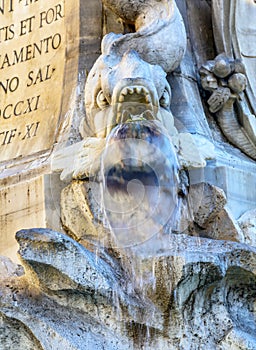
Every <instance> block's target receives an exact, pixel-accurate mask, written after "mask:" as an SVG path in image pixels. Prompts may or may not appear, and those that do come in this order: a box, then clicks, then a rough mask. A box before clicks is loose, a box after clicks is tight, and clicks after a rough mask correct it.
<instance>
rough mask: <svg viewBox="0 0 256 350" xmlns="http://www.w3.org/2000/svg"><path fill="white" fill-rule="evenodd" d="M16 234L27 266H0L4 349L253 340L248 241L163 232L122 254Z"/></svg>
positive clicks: (243, 343) (49, 235) (246, 344)
mask: <svg viewBox="0 0 256 350" xmlns="http://www.w3.org/2000/svg"><path fill="white" fill-rule="evenodd" d="M16 237H17V240H18V242H19V245H20V249H19V255H20V257H21V259H22V260H21V261H22V264H23V266H24V268H25V275H22V276H20V272H19V273H18V276H20V277H18V276H17V273H16V272H15V269H13V270H12V269H11V270H9V276H7V274H6V273H5V275H4V276H3V275H1V287H0V290H1V300H0V315H1V323H0V325H1V326H0V327H1V333H0V339H1V346H2V349H3V350H5V349H9V348H10V345H11V346H13V347H16V348H19V349H22V350H23V349H29V348H30V347H33V349H52V347H53V346H54V348H55V349H62V348H63V347H65V349H83V348H88V349H91V348H94V349H104V348H107V349H141V348H142V347H146V348H147V349H182V350H185V349H188V348H189V349H207V350H208V349H209V350H212V349H214V348H218V349H227V348H228V346H229V348H232V349H233V348H234V349H235V348H236V347H237V348H239V349H244V350H246V349H254V348H255V347H256V339H255V327H256V323H255V310H254V307H253V305H254V302H255V287H256V286H255V283H256V277H255V267H256V259H255V257H256V251H255V249H254V248H252V247H250V246H248V245H244V244H238V243H234V242H224V241H215V240H211V239H205V238H199V237H188V236H186V235H172V236H169V235H165V236H161V237H160V236H159V237H155V238H153V239H152V240H150V241H148V242H147V243H144V244H142V245H140V246H138V247H134V248H132V249H128V250H127V249H126V250H122V251H119V258H118V259H116V258H113V257H111V256H110V255H109V254H108V252H107V251H105V250H104V249H101V248H99V249H98V250H97V252H90V251H88V250H86V249H85V248H84V247H83V246H81V245H80V244H79V243H77V242H75V241H74V240H72V239H71V238H68V237H67V236H65V235H62V234H60V233H57V232H54V231H50V230H46V229H44V230H43V229H34V230H24V231H20V232H18V233H17V236H16ZM117 256H118V255H117ZM120 258H121V259H120ZM63 260H64V261H65V264H63ZM74 266H75V267H76V268H74ZM17 329H19V332H18V336H17Z"/></svg>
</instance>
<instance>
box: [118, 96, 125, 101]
mask: <svg viewBox="0 0 256 350" xmlns="http://www.w3.org/2000/svg"><path fill="white" fill-rule="evenodd" d="M118 102H124V95H123V94H121V95H120V96H119V99H118Z"/></svg>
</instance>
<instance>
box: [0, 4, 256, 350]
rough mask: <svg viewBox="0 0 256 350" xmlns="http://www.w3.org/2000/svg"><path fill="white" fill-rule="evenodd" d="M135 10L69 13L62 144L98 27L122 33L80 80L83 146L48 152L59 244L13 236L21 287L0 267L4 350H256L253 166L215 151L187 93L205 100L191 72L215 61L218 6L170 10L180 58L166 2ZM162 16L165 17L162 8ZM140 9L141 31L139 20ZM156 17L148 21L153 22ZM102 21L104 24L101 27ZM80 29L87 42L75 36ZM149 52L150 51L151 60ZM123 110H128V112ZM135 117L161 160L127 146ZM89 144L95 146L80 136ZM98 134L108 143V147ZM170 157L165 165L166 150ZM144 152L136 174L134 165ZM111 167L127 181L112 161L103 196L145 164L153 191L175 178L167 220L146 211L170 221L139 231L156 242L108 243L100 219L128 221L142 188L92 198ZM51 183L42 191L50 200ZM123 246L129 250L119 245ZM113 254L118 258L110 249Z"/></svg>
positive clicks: (92, 8)
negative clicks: (71, 73) (73, 41)
mask: <svg viewBox="0 0 256 350" xmlns="http://www.w3.org/2000/svg"><path fill="white" fill-rule="evenodd" d="M231 2H232V1H231ZM231 2H230V3H231ZM125 3H127V2H125ZM139 3H140V5H141V4H143V6H141V7H136V6H135V5H136V4H138V1H136V0H134V1H129V4H128V5H129V6H128V7H129V8H128V10H127V8H121V10H120V8H119V7H116V5H117V4H118V5H120V4H123V1H122V0H120V1H118V2H115V1H111V0H105V1H104V6H103V7H102V4H101V2H100V1H96V0H93V1H89V2H88V4H87V6H88V13H85V12H86V11H85V7H83V8H82V9H81V13H82V14H83V15H84V22H83V23H81V25H80V29H81V33H83V34H82V37H81V52H83V55H82V54H81V56H80V69H81V67H82V69H83V70H85V72H83V73H81V71H80V76H79V79H80V80H79V81H78V90H79V89H80V91H79V92H78V95H79V97H78V100H77V102H78V105H77V108H76V111H75V116H74V119H73V121H74V122H73V129H72V131H71V135H70V140H69V141H70V142H71V143H72V142H74V141H77V140H80V138H79V137H78V136H77V135H78V125H79V122H80V119H81V118H83V117H84V113H85V108H84V106H83V81H84V78H85V76H87V73H88V70H89V69H90V68H91V67H92V65H93V63H94V60H95V59H96V57H97V56H98V55H99V54H100V53H99V43H100V36H101V34H102V33H104V34H107V33H108V32H109V31H110V30H109V29H110V28H115V29H116V30H117V33H118V31H119V30H120V28H121V31H122V30H124V35H121V36H118V35H108V36H107V37H106V38H105V41H104V42H103V55H102V56H101V57H100V58H99V59H98V60H97V63H96V66H95V67H94V68H93V69H92V71H91V73H89V77H88V81H87V87H86V89H87V90H86V101H87V102H86V109H87V111H86V112H87V119H85V120H84V123H83V124H82V130H81V129H80V130H81V131H82V135H83V136H84V137H85V136H88V135H89V136H90V138H87V139H85V140H82V141H81V142H77V143H75V144H73V145H72V146H70V147H68V148H67V149H66V150H65V151H64V152H63V151H62V150H59V151H58V152H57V153H56V154H55V159H52V169H53V170H54V171H56V172H60V171H62V174H61V178H62V179H63V180H64V181H66V182H64V183H63V186H65V188H64V189H63V190H62V194H61V195H60V193H59V192H60V191H61V188H62V186H59V188H57V186H55V184H57V181H56V177H57V176H58V173H56V174H54V179H55V180H54V181H53V182H52V184H51V185H48V187H49V188H48V190H47V191H48V192H47V193H48V206H49V207H48V208H49V212H50V216H51V219H52V224H53V225H54V227H58V225H59V218H58V217H57V219H56V212H55V213H54V211H55V209H56V211H57V213H58V214H59V215H61V219H62V224H63V225H64V227H65V229H66V233H67V235H64V234H62V233H59V232H54V231H51V230H46V229H31V230H24V231H21V232H19V233H17V240H18V243H19V245H20V250H19V256H20V258H21V262H22V265H23V266H24V269H25V275H22V276H20V274H21V273H22V269H20V268H19V269H18V270H17V269H16V267H15V266H13V265H12V264H10V263H9V262H6V260H5V259H4V260H2V265H3V266H4V267H3V269H2V271H3V274H2V275H1V274H0V276H1V277H0V278H1V281H0V295H1V299H0V344H1V345H3V350H5V349H9V348H10V347H13V348H15V347H16V348H19V349H21V350H23V349H30V348H33V349H40V350H41V349H52V348H54V349H77V350H78V349H79V350H80V349H84V348H88V349H104V348H105V349H143V348H144V349H152V350H153V349H173V350H174V349H179V350H187V349H191V350H200V349H202V350H205V349H206V350H213V349H218V350H221V349H222V350H224V349H240V350H241V349H242V350H248V349H256V338H255V330H256V324H255V297H256V294H255V290H256V285H255V283H256V278H255V267H256V260H255V257H256V255H255V253H256V251H255V247H254V246H255V238H254V237H255V233H256V232H255V202H256V200H255V199H256V193H255V189H256V186H255V184H256V175H255V174H256V166H255V162H254V161H252V159H251V158H249V157H247V156H246V155H245V154H243V153H242V152H240V150H239V149H238V148H236V147H234V146H232V145H230V144H229V142H227V140H226V139H225V138H224V136H223V135H222V133H221V131H220V129H219V127H218V125H217V124H216V122H215V120H214V118H213V115H212V114H211V113H210V112H209V111H208V109H207V108H205V107H206V105H205V102H204V100H203V99H202V100H201V97H200V94H199V92H200V93H201V94H204V93H203V92H202V90H201V85H200V82H199V76H198V69H199V67H200V66H202V65H203V64H204V63H205V62H206V61H209V60H212V59H214V57H215V56H216V55H217V53H216V52H215V50H214V45H213V37H212V28H211V20H210V17H211V8H212V9H214V11H216V4H221V3H222V4H224V3H223V2H221V1H219V0H218V1H212V2H211V4H212V7H210V2H209V1H201V0H194V1H193V2H192V1H185V0H177V1H176V3H177V5H178V7H179V10H180V12H181V13H182V15H183V18H184V24H185V26H186V32H187V49H186V52H185V53H184V48H185V46H184V45H185V42H184V41H185V31H184V27H183V22H182V21H181V18H180V15H179V14H177V8H176V5H175V2H174V1H168V2H167V1H154V0H152V1H151V0H150V1H148V2H145V1H144V2H143V1H139ZM226 3H229V2H226ZM226 3H225V4H226ZM232 3H233V4H238V2H237V1H233V2H232ZM144 5H145V6H144ZM149 5H150V6H149ZM151 5H154V6H151ZM163 5H168V6H166V7H165V8H164V10H163ZM132 6H133V11H131V7H132ZM255 6H256V5H255ZM111 9H112V10H114V12H111ZM145 9H146V12H145V14H146V21H144V20H143V15H144V10H145ZM159 9H160V10H163V12H161V13H160V11H158V10H159ZM120 11H121V12H120ZM147 11H148V12H147ZM168 11H169V12H168ZM221 11H222V10H221ZM156 12H157V14H158V16H159V17H160V21H159V22H155V17H154V16H155V14H156ZM102 13H103V14H104V16H105V18H104V19H103V20H102V21H101V20H99V19H101V18H102V17H101V15H102ZM175 13H176V17H175ZM221 13H222V12H221ZM107 14H108V16H107V17H106V15H107ZM116 14H118V15H120V16H121V18H122V21H121V22H119V23H116V22H115V21H116V20H117V15H116ZM169 15H170V16H169ZM173 15H174V17H172V16H173ZM172 18H174V19H175V21H178V24H179V28H180V33H179V34H181V35H180V37H179V38H180V42H181V47H180V46H179V45H178V44H179V43H178V44H177V40H176V39H177V37H176V36H175V35H176V34H177V28H176V27H175V26H174V27H173V26H172V25H173V23H176V24H177V22H175V21H174V22H172V21H171V19H172ZM96 19H98V20H96ZM163 23H164V24H165V25H166V26H167V27H166V28H167V29H168V30H170V29H171V28H173V32H172V33H175V35H174V36H173V35H172V36H171V35H170V39H171V40H170V41H171V42H172V43H174V44H175V45H178V46H177V51H179V52H178V56H175V55H174V56H173V53H175V50H173V47H171V46H170V45H169V42H168V38H167V36H164V38H162V39H163V40H162V41H161V40H159V33H160V34H161V35H162V34H163V33H165V28H164V26H163V27H161V25H162V24H163ZM224 24H225V25H226V23H224ZM86 25H88V27H89V28H88V32H87V33H88V36H89V37H87V36H86V34H85V33H86V28H85V26H86ZM152 28H157V35H152V36H151V32H150V31H151V30H152ZM158 30H159V32H158ZM136 32H137V34H136ZM143 33H144V34H145V33H146V35H148V39H149V43H150V45H149V46H150V47H149V48H150V50H148V47H147V46H146V43H144V41H143V40H144V39H142V36H141V34H143ZM153 34H156V33H153ZM224 34H225V35H226V34H227V32H225V33H224ZM177 35H178V34H177ZM126 39H128V41H127V42H128V43H127V42H126ZM160 39H161V37H160ZM112 40H113V41H112ZM134 40H135V41H134ZM165 40H167V42H166V41H165ZM225 40H226V39H225ZM114 44H116V45H114ZM153 44H154V45H156V46H155V47H156V48H158V49H159V52H152V51H153V50H152V49H153V46H152V45H153ZM165 44H166V45H167V44H168V45H169V46H168V48H169V51H171V55H170V61H166V62H163V58H164V61H165V58H166V52H169V51H168V50H166V52H165V50H163V48H165V47H164V45H165ZM127 48H132V49H135V50H136V51H137V53H138V52H139V53H140V55H141V57H142V58H141V57H139V56H138V54H137V53H136V52H128V53H125V52H126V49H127ZM217 49H218V47H217ZM148 51H149V52H148ZM123 54H124V55H123ZM109 55H110V56H109ZM159 55H160V56H161V58H162V62H161V60H160V63H159V62H158V58H159ZM183 55H184V57H183ZM177 57H178V58H177ZM182 57H183V60H182V61H181V58H182ZM161 63H162V64H161ZM161 66H162V67H161ZM174 67H176V69H175V70H173V69H174ZM165 71H167V72H168V76H167V77H166V73H165ZM94 73H95V75H94ZM93 75H94V76H93ZM149 77H150V79H148V78H149ZM224 78H225V77H224ZM224 80H225V79H224ZM118 84H120V85H118ZM122 84H123V85H122ZM169 84H170V86H169ZM117 87H119V88H120V89H119V88H118V89H117ZM170 87H171V88H170ZM117 90H118V91H117ZM121 92H122V93H121ZM149 96H150V98H151V101H150V98H149ZM79 98H80V100H79ZM120 99H121V101H119V100H120ZM122 100H123V101H122ZM120 102H122V103H123V104H122V103H120ZM125 103H127V105H129V104H130V107H132V108H131V111H130V113H129V114H128V115H127V113H125V109H126V107H127V105H125ZM145 105H146V107H148V108H146V109H145ZM118 107H120V111H121V112H122V113H120V115H119V117H118V118H117V119H116V117H117V115H115V114H114V115H113V111H114V112H116V111H117V109H118ZM141 107H142V108H144V109H143V110H142V111H140V108H141ZM148 110H149V111H148ZM120 111H119V112H120ZM134 111H135V112H134ZM171 111H172V112H171ZM140 112H142V113H140ZM252 116H253V115H252ZM108 117H109V121H106V119H108ZM134 117H135V118H134ZM121 118H123V119H121ZM129 118H131V119H132V118H134V122H133V124H132V123H130V125H132V126H133V127H127V128H126V129H127V130H128V136H131V134H132V133H134V136H135V137H134V138H132V142H131V143H128V144H127V143H125V142H124V143H121V144H120V143H118V142H117V144H116V145H117V146H116V149H115V147H113V148H111V147H109V149H108V148H105V147H106V145H107V146H109V145H112V146H113V144H114V140H115V138H117V137H118V136H120V130H123V129H122V127H120V128H119V126H116V123H119V122H120V121H124V122H126V121H127V120H128V119H129ZM143 119H148V120H147V123H149V124H150V123H155V120H158V122H161V124H162V125H164V126H165V127H166V129H167V132H165V133H163V134H162V135H161V137H159V139H158V141H159V144H161V145H163V144H164V142H163V140H165V141H166V140H167V139H168V140H169V138H171V143H168V145H167V147H166V148H164V149H162V154H161V156H162V158H161V157H160V156H159V154H158V153H157V152H153V151H152V148H150V146H152V142H148V143H147V145H146V146H147V147H144V148H143V147H141V143H140V142H137V141H138V134H143V137H145V135H146V137H148V135H149V134H147V133H146V132H145V129H143V128H142V127H141V129H140V130H139V132H138V129H136V127H137V126H138V124H139V122H140V121H141V120H143ZM143 122H144V124H143V123H142V124H143V126H145V124H146V123H145V120H143ZM126 126H127V125H126ZM124 128H125V127H124ZM112 129H113V130H112ZM111 132H112V134H111ZM147 132H148V130H147ZM151 132H152V130H151ZM95 134H96V136H101V139H99V138H96V137H94V138H93V137H91V136H92V135H95ZM100 134H101V135H100ZM106 134H109V135H110V136H109V138H108V139H107V140H105V136H106ZM160 134H161V133H160ZM191 134H192V135H191ZM121 136H123V135H122V134H121ZM150 136H152V134H150ZM234 137H235V136H234ZM152 138H153V137H152ZM121 139H122V138H121ZM122 140H123V139H122ZM134 140H135V141H134ZM161 142H162V143H161ZM125 146H127V147H125ZM139 146H140V147H139ZM171 146H172V147H174V149H175V152H176V155H177V159H176V158H175V156H174V155H173V153H172V152H170V148H171ZM159 149H160V150H161V147H159ZM159 149H158V151H159ZM108 151H109V154H107V153H108ZM168 152H169V153H168ZM153 153H154V154H153ZM101 154H103V156H102V157H101ZM127 154H132V155H133V156H134V157H133V160H131V159H128V160H127ZM167 154H168V159H169V160H170V159H171V160H172V161H173V169H172V170H171V171H170V168H171V167H170V164H168V162H166V163H165V162H164V158H165V157H164V156H166V155H167ZM74 155H75V157H74ZM104 155H105V159H104ZM124 155H125V156H124ZM138 155H140V156H138ZM141 155H142V156H141ZM145 155H147V157H148V158H147V162H146V163H147V164H146V165H147V166H146V167H145V165H144V164H143V165H142V161H143V160H145V158H146V157H145ZM123 156H124V157H123ZM158 156H159V157H158ZM122 157H123V158H122ZM117 160H118V161H121V164H122V165H123V168H124V170H125V171H124V173H123V174H122V171H121V172H118V171H119V168H118V165H120V164H117V166H116V165H115V164H114V165H115V166H116V168H115V169H116V170H117V171H116V173H111V174H110V175H112V178H111V180H114V187H115V186H117V187H118V186H119V189H120V187H122V186H123V183H125V176H126V175H127V172H126V170H127V169H131V168H133V171H134V170H135V171H134V172H137V173H138V171H137V170H138V169H142V170H143V171H142V172H141V173H140V174H139V176H140V177H139V180H141V175H143V172H144V175H145V173H147V172H148V173H150V169H149V168H150V167H149V166H151V169H154V167H155V170H156V174H157V176H158V180H159V181H158V182H157V181H156V183H158V184H159V183H160V184H162V185H165V184H169V183H168V179H169V178H168V176H166V174H168V175H169V177H170V176H171V175H172V174H174V176H173V179H172V180H173V181H172V184H171V185H173V188H174V193H173V198H174V199H175V203H176V204H177V207H178V210H177V212H176V213H175V214H176V215H177V216H176V217H174V218H173V220H171V223H170V225H165V224H166V220H165V217H164V218H163V216H162V215H158V214H159V213H161V214H162V213H166V212H168V210H169V204H168V205H165V204H166V203H167V202H166V201H165V200H161V201H160V202H158V206H156V207H154V208H153V209H155V211H154V215H155V216H152V217H153V219H154V220H153V223H152V221H150V220H148V223H149V225H147V228H148V227H149V228H150V229H151V228H152V227H153V226H154V225H153V224H154V223H155V222H157V223H158V224H159V223H160V226H163V227H164V229H162V230H161V232H159V233H158V234H156V232H153V234H152V230H149V231H146V230H141V231H139V230H136V229H135V230H134V229H131V230H128V233H127V235H126V236H125V244H123V245H121V244H120V241H119V242H117V240H116V239H115V237H113V233H115V230H112V231H111V230H109V222H110V221H111V220H112V221H114V223H120V222H121V223H122V221H125V223H127V222H128V221H129V220H131V222H132V219H131V218H129V220H122V218H124V217H125V215H123V214H127V213H123V212H122V208H123V207H126V208H128V209H129V210H130V209H131V208H130V207H129V205H130V204H132V205H133V206H132V209H134V208H136V205H137V206H140V207H139V209H141V208H142V209H145V208H147V206H145V207H143V205H144V203H145V202H143V200H144V199H145V198H144V194H145V193H146V191H145V190H146V186H144V187H143V186H141V185H143V182H135V181H130V182H131V183H129V186H127V188H125V189H126V190H127V191H123V193H122V196H119V195H120V193H119V192H118V191H116V192H115V191H113V193H112V194H114V195H113V197H112V198H111V196H110V197H107V201H106V197H105V198H103V199H105V202H104V200H102V196H101V195H102V187H101V185H102V184H103V189H104V186H105V189H106V187H107V183H106V182H107V180H108V178H107V177H105V178H104V179H102V176H103V177H104V176H105V173H104V172H103V170H104V169H105V168H107V167H108V165H109V164H111V162H113V163H115V161H117ZM152 160H154V164H153V162H152ZM177 160H178V162H179V165H178V164H177ZM104 161H105V163H104ZM143 167H144V168H143ZM99 169H101V171H100V172H98V171H99ZM166 169H168V171H165V170H166ZM172 172H173V173H172ZM95 175H96V177H95ZM119 175H120V176H119ZM153 179H154V177H153ZM133 180H134V179H133ZM148 180H149V179H148V178H147V181H148ZM161 181H163V182H161ZM67 182H70V183H67ZM146 184H147V185H148V182H146ZM151 185H152V183H151ZM169 185H170V184H169ZM51 186H52V187H54V188H53V189H52V193H53V195H52V194H51V196H50V195H49V192H51V188H50V187H51ZM152 187H153V189H154V190H156V189H157V186H152ZM162 189H164V186H162ZM112 190H115V188H113V187H112ZM163 192H164V193H168V191H163ZM160 197H161V196H160ZM152 198H153V197H151V199H152ZM161 198H163V197H161ZM51 199H52V203H49V201H51ZM142 199H143V200H142ZM153 199H154V198H153ZM112 200H116V202H115V205H116V207H113V206H112V207H111V203H112ZM118 200H120V207H121V214H122V215H123V217H122V216H121V215H119V212H118V211H114V212H111V210H112V209H113V208H114V209H115V210H116V209H120V208H118V204H119V203H118ZM55 201H56V202H55ZM151 203H152V202H151ZM103 204H104V205H105V206H107V208H104V205H103ZM106 204H108V205H106ZM55 205H56V208H55ZM122 205H123V207H122ZM60 206H61V212H60ZM54 208H55V209H54ZM107 211H109V212H108V213H106V212H107ZM127 212H128V211H127ZM137 212H139V210H135V211H134V212H133V214H134V213H137ZM145 212H147V210H146V211H145ZM130 213H131V212H130ZM128 215H129V213H128ZM57 216H58V215H57ZM130 216H131V217H133V218H134V217H135V215H134V216H132V215H130ZM152 217H150V219H152ZM175 218H176V220H175ZM107 219H108V220H107ZM110 219H111V220H110ZM55 220H56V222H55ZM161 220H162V221H161ZM107 221H108V222H107ZM112 226H113V225H112ZM128 229H129V227H128ZM148 232H149V233H150V234H149V235H148ZM173 232H175V234H174V233H173ZM129 234H130V236H129ZM136 234H137V235H136ZM70 237H71V238H70ZM127 241H128V243H129V246H130V248H127V247H125V246H126V245H128V244H127ZM244 242H245V243H246V244H244ZM117 243H119V244H117ZM130 243H132V244H130ZM138 243H140V244H138ZM120 245H121V246H124V247H123V248H122V249H121V248H120ZM0 271H1V265H0Z"/></svg>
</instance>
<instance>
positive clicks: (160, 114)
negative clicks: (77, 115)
mask: <svg viewBox="0 0 256 350" xmlns="http://www.w3.org/2000/svg"><path fill="white" fill-rule="evenodd" d="M170 101H171V90H170V87H169V84H168V82H167V80H166V73H165V72H164V70H163V69H162V68H161V67H160V66H158V65H151V64H149V63H147V62H145V61H144V60H142V59H141V58H140V57H139V55H138V53H137V52H135V51H134V50H129V51H127V52H126V53H125V55H123V56H122V57H120V56H119V55H117V54H116V55H113V53H112V54H111V55H102V56H101V57H100V58H99V59H98V61H97V62H96V64H95V65H94V67H93V69H92V70H91V72H90V74H89V76H88V79H87V84H86V89H85V106H86V114H87V121H88V124H89V125H90V128H91V129H92V131H93V133H94V134H95V135H96V136H98V137H106V136H107V135H108V134H109V133H110V131H111V130H112V129H113V128H114V127H115V126H116V125H118V124H120V123H126V122H129V121H134V120H159V121H160V122H161V123H162V124H163V125H164V126H165V127H166V128H167V129H170V128H171V127H170V124H172V115H171V113H170Z"/></svg>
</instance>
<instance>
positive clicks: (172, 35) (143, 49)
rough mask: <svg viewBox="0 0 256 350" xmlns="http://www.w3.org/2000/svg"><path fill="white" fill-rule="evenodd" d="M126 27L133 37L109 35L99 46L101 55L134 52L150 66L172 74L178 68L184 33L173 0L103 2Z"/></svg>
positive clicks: (184, 39)
mask: <svg viewBox="0 0 256 350" xmlns="http://www.w3.org/2000/svg"><path fill="white" fill-rule="evenodd" d="M103 3H104V5H105V6H107V7H109V8H110V9H111V10H112V11H113V12H115V13H116V14H117V15H118V16H120V17H121V19H122V20H123V21H124V22H125V23H132V24H134V27H135V32H134V33H128V34H124V35H122V34H113V33H110V34H108V35H107V36H106V37H105V38H104V39H103V42H102V53H103V54H111V52H115V53H117V54H120V55H123V54H124V53H125V52H127V51H128V50H131V49H133V50H135V51H137V52H138V53H139V55H140V57H141V58H142V59H143V60H145V61H146V62H148V63H150V64H158V65H160V66H161V67H162V68H163V69H164V70H165V72H167V73H168V72H171V71H173V70H174V69H175V68H177V67H178V65H179V64H180V62H181V60H182V58H183V56H184V53H185V50H186V31H185V26H184V23H183V20H182V17H181V14H180V12H179V10H178V8H177V5H176V3H175V1H173V0H160V1H159V0H147V1H145V0H144V1H141V0H134V1H132V3H131V2H129V1H127V0H103ZM145 39H146V40H145Z"/></svg>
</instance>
